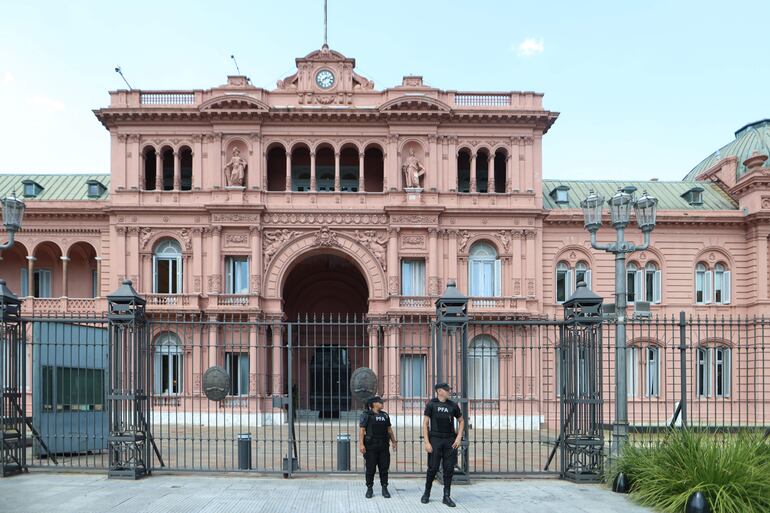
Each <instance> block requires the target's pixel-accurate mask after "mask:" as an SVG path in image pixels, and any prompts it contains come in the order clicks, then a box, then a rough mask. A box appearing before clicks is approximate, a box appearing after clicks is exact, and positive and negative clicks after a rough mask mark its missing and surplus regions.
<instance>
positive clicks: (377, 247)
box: [356, 230, 388, 271]
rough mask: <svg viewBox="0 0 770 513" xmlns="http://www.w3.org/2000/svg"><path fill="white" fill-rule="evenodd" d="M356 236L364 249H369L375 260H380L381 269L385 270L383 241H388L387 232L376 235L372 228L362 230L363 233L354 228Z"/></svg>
mask: <svg viewBox="0 0 770 513" xmlns="http://www.w3.org/2000/svg"><path fill="white" fill-rule="evenodd" d="M356 238H357V239H358V241H359V242H360V243H361V245H362V246H364V247H365V248H366V249H368V250H369V251H371V252H372V253H373V254H374V256H376V257H377V260H378V261H379V262H380V265H381V266H382V268H383V270H386V271H387V268H386V265H385V263H386V259H385V243H386V242H387V241H388V234H387V233H386V234H383V236H382V237H377V232H375V231H374V230H364V231H363V233H362V232H359V231H358V230H356Z"/></svg>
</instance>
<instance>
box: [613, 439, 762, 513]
mask: <svg viewBox="0 0 770 513" xmlns="http://www.w3.org/2000/svg"><path fill="white" fill-rule="evenodd" d="M618 472H623V473H624V474H625V475H626V477H627V478H628V479H629V481H630V488H631V498H632V499H633V500H635V501H636V502H638V503H639V504H641V505H644V506H648V507H651V508H653V509H655V510H657V511H661V512H665V513H683V512H684V511H685V506H686V504H687V500H688V498H689V497H690V496H691V495H692V494H694V493H695V492H698V491H699V492H702V493H703V494H704V495H705V496H706V499H707V500H708V502H709V506H710V508H711V512H712V513H755V512H756V513H760V512H770V440H767V439H764V437H763V433H761V432H742V433H739V434H725V433H706V432H698V431H693V430H688V429H684V430H682V429H677V430H673V429H672V430H670V431H668V432H667V433H666V436H665V437H663V439H662V440H660V442H659V443H657V444H656V445H654V446H652V447H643V446H633V445H628V446H626V447H625V449H624V451H623V453H622V455H621V457H620V458H619V459H618V461H617V462H616V464H615V465H614V466H613V468H612V469H611V471H610V472H609V473H608V475H607V477H608V478H609V480H610V481H609V482H610V483H612V481H613V480H614V479H615V476H617V474H618Z"/></svg>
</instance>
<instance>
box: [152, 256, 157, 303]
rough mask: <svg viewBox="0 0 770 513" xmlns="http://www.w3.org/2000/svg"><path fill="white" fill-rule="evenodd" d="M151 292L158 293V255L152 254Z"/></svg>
mask: <svg viewBox="0 0 770 513" xmlns="http://www.w3.org/2000/svg"><path fill="white" fill-rule="evenodd" d="M152 292H153V293H155V294H157V293H158V257H156V256H155V255H153V256H152Z"/></svg>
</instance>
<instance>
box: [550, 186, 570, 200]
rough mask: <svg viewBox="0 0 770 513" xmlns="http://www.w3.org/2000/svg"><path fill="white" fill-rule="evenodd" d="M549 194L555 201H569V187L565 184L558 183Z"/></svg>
mask: <svg viewBox="0 0 770 513" xmlns="http://www.w3.org/2000/svg"><path fill="white" fill-rule="evenodd" d="M549 194H550V196H551V198H553V200H554V201H555V202H556V203H569V187H568V186H567V185H559V186H558V187H556V188H554V189H552V190H551V192H550V193H549Z"/></svg>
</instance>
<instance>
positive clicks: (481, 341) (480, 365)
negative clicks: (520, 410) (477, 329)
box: [468, 335, 500, 400]
mask: <svg viewBox="0 0 770 513" xmlns="http://www.w3.org/2000/svg"><path fill="white" fill-rule="evenodd" d="M468 398H469V399H475V400H497V399H499V398H500V348H499V345H498V344H497V342H496V341H495V340H494V339H493V338H492V337H490V336H489V335H478V336H476V337H474V339H473V340H472V341H471V343H470V344H469V345H468Z"/></svg>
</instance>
